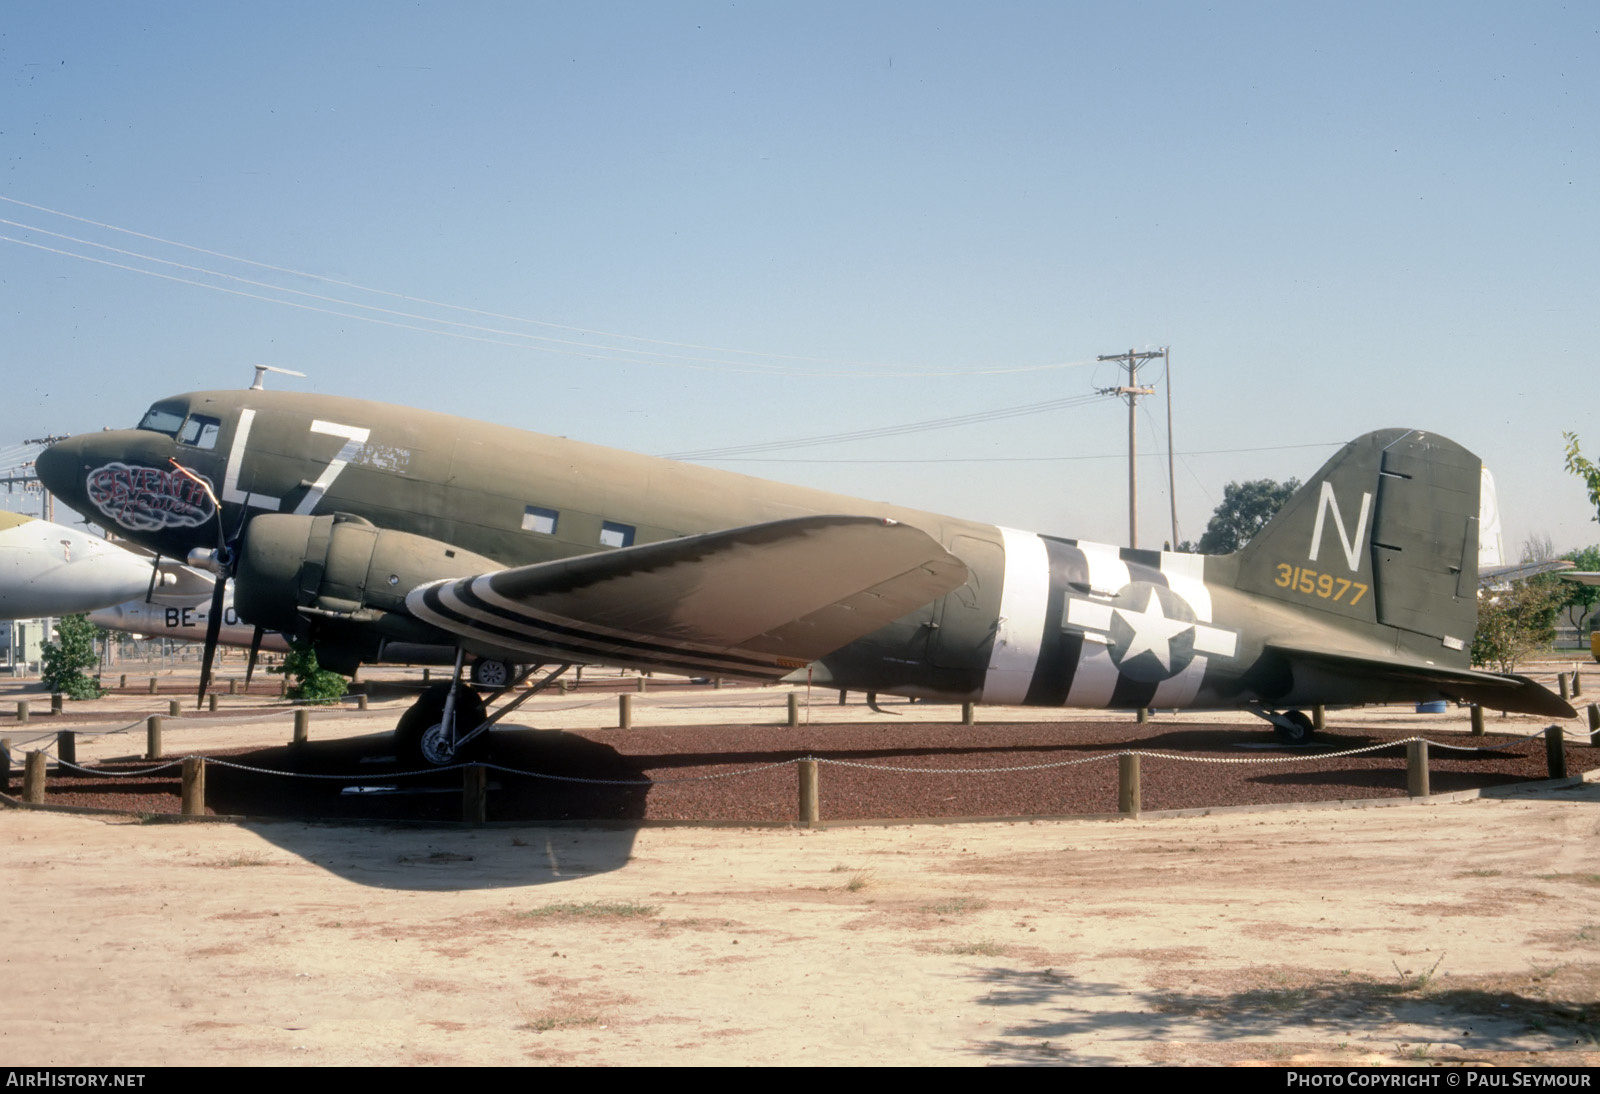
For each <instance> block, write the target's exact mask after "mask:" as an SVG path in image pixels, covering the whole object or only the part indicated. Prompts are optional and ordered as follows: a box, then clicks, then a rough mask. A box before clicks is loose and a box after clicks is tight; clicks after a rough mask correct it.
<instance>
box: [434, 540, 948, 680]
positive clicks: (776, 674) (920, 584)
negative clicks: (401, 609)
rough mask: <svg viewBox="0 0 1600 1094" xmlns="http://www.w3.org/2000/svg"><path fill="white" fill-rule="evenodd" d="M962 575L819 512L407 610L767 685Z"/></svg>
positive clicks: (609, 556)
mask: <svg viewBox="0 0 1600 1094" xmlns="http://www.w3.org/2000/svg"><path fill="white" fill-rule="evenodd" d="M966 580H967V568H966V566H965V565H964V564H963V563H962V562H961V560H960V559H958V558H956V557H955V556H954V555H952V554H950V553H949V552H947V551H945V550H944V549H943V548H942V547H940V546H939V544H938V543H937V542H936V541H935V540H934V539H933V538H932V537H931V536H929V535H928V534H927V533H925V532H922V531H920V530H918V529H916V528H913V527H911V526H910V525H908V524H899V523H896V522H894V521H888V520H883V519H880V518H877V517H851V516H820V517H800V518H796V519H792V520H780V521H773V522H771V523H768V524H755V525H751V526H749V527H746V528H734V529H730V530H728V531H722V532H712V533H709V534H706V535H700V536H686V537H684V538H681V539H673V540H666V541H664V542H661V543H650V544H645V545H643V546H639V547H627V548H622V549H620V550H615V551H600V552H596V553H594V554H589V555H582V556H580V557H578V558H572V559H565V560H561V561H557V562H543V563H538V564H536V565H533V566H521V567H518V568H516V569H511V570H499V571H496V572H494V573H489V574H483V575H480V576H478V577H469V578H462V579H460V580H454V581H450V580H447V581H440V582H435V583H433V584H429V585H423V586H421V587H419V588H417V589H414V590H412V592H411V593H410V594H409V595H408V596H407V597H406V606H407V608H408V609H409V610H410V611H411V612H412V613H413V614H415V615H416V616H417V617H418V618H420V619H423V620H426V621H427V622H429V623H432V624H434V625H435V626H438V627H441V628H443V629H445V630H446V631H449V632H451V633H453V634H455V635H458V636H460V637H462V638H465V639H467V640H469V642H470V643H471V644H473V645H475V646H481V647H491V648H497V649H501V650H508V651H512V652H515V653H516V654H518V655H519V656H521V657H523V658H525V659H529V660H544V661H550V660H559V661H573V662H577V663H580V664H581V663H589V664H608V665H620V666H627V667H637V668H646V669H660V670H663V671H667V672H683V673H689V674H693V675H701V674H705V675H712V676H742V677H748V678H753V679H763V680H776V679H779V678H781V677H783V676H785V675H787V674H788V673H789V672H791V671H793V670H794V669H796V668H799V667H801V666H803V665H806V664H808V663H810V662H812V661H814V660H816V659H817V658H819V657H822V656H824V655H825V654H829V653H832V652H833V651H834V650H836V649H839V648H840V647H841V646H845V645H848V644H849V643H851V642H853V641H855V640H856V639H858V638H861V637H863V636H865V635H867V634H871V633H872V632H873V631H875V630H877V629H878V628H879V627H882V626H884V625H885V624H887V623H890V622H893V621H894V620H896V619H898V618H900V617H901V616H903V615H905V614H907V613H908V612H911V611H913V610H915V609H916V608H919V607H921V606H922V605H923V604H926V603H928V601H930V600H933V599H934V598H936V597H939V596H942V595H944V594H945V593H947V592H949V591H950V590H951V589H954V588H957V587H959V586H960V585H961V584H962V583H963V582H965V581H966Z"/></svg>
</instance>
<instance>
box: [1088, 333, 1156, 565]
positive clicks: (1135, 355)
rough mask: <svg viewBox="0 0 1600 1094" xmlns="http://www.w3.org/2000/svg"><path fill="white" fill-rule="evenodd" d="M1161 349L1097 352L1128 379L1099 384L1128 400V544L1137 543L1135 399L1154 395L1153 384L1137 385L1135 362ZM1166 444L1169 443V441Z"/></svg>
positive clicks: (1106, 390)
mask: <svg viewBox="0 0 1600 1094" xmlns="http://www.w3.org/2000/svg"><path fill="white" fill-rule="evenodd" d="M1166 355H1167V351H1166V350H1164V349H1158V350H1150V351H1148V352H1146V353H1139V352H1137V351H1135V350H1131V349H1130V350H1129V351H1128V352H1127V353H1113V354H1101V355H1100V357H1099V360H1101V361H1116V362H1117V363H1118V364H1120V365H1121V366H1122V367H1123V368H1125V369H1127V370H1128V382H1127V384H1125V385H1124V386H1122V387H1103V388H1101V389H1100V394H1102V395H1116V396H1118V397H1119V398H1120V397H1124V396H1125V397H1126V398H1127V400H1128V546H1129V547H1137V546H1139V468H1138V460H1139V427H1138V405H1137V404H1138V401H1139V396H1141V395H1154V394H1155V390H1156V389H1155V388H1153V387H1140V386H1139V362H1140V361H1148V360H1150V359H1151V358H1154V357H1165V356H1166ZM1168 447H1169V448H1170V447H1171V445H1170V444H1169V445H1168Z"/></svg>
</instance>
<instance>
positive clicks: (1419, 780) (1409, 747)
mask: <svg viewBox="0 0 1600 1094" xmlns="http://www.w3.org/2000/svg"><path fill="white" fill-rule="evenodd" d="M1406 793H1408V794H1410V795H1411V796H1412V797H1413V798H1426V797H1427V796H1428V742H1427V741H1407V742H1406Z"/></svg>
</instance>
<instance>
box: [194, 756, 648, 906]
mask: <svg viewBox="0 0 1600 1094" xmlns="http://www.w3.org/2000/svg"><path fill="white" fill-rule="evenodd" d="M219 759H220V758H219ZM225 759H226V762H227V763H229V764H238V765H240V767H237V768H236V767H230V766H224V765H223V764H222V763H216V762H213V763H212V764H210V765H208V767H207V774H206V800H207V804H208V805H209V806H210V807H211V808H212V809H214V810H215V811H216V812H217V813H220V814H231V815H241V816H248V817H261V818H275V819H279V820H282V821H301V822H309V823H294V824H287V823H272V822H267V823H261V824H253V825H252V826H251V827H252V829H253V830H255V831H257V832H258V833H259V834H260V835H261V836H262V838H264V839H266V840H268V841H270V842H272V843H274V844H276V845H278V846H280V847H282V848H283V849H285V850H287V851H290V852H292V853H294V854H296V855H298V856H300V857H302V858H305V859H307V860H308V861H312V862H315V863H317V864H318V865H320V866H322V867H324V868H325V869H327V870H329V871H331V872H333V873H335V874H338V875H340V876H341V877H345V878H347V879H349V880H351V881H355V882H358V883H360V884H363V885H375V886H382V887H384V888H401V889H427V890H451V889H479V888H499V887H507V886H520V885H533V884H543V883H551V882H559V881H566V880H571V879H572V878H574V877H583V876H588V875H591V874H597V873H606V872H609V871H611V870H616V869H618V868H620V867H621V866H622V865H623V864H624V863H625V862H627V861H628V858H629V856H630V855H631V854H632V850H633V840H634V827H633V825H632V824H631V823H630V822H635V821H638V820H639V819H641V818H642V817H643V815H644V801H645V794H646V792H647V791H648V789H649V788H648V787H647V786H641V785H627V784H629V783H634V784H637V783H638V782H639V780H641V779H642V778H643V777H644V776H643V774H642V772H641V770H640V768H639V767H638V766H637V764H636V763H634V762H633V761H631V760H629V759H628V758H627V757H624V756H621V755H619V754H618V753H617V752H616V751H615V750H614V749H612V748H611V747H609V746H607V745H603V744H596V743H594V742H592V741H588V740H585V739H584V738H582V737H575V736H572V735H569V734H565V733H558V732H548V731H547V732H541V733H526V734H506V735H504V738H503V739H497V741H496V744H495V752H494V756H493V757H492V761H491V762H493V763H496V764H500V765H504V766H506V767H512V768H517V769H520V770H532V771H539V772H542V773H546V774H550V775H568V774H570V775H571V776H574V777H578V778H584V779H599V780H612V782H610V783H604V782H601V783H578V782H561V781H555V780H549V779H532V778H525V777H518V776H508V775H502V774H501V773H499V772H491V773H490V777H489V796H488V819H489V820H490V821H491V822H504V821H510V822H520V823H525V824H526V825H527V826H528V827H525V828H522V827H518V828H497V827H488V828H472V827H467V826H463V825H462V824H461V820H462V800H463V799H462V789H461V788H462V772H460V771H446V772H438V773H435V772H427V773H423V774H408V771H407V769H404V768H402V767H401V765H400V764H398V763H397V762H396V760H395V758H394V756H393V747H392V739H391V737H390V736H389V735H388V734H378V735H374V736H368V737H355V738H345V739H342V740H335V741H320V742H319V741H310V742H306V743H303V744H300V745H281V746H275V747H272V748H264V749H259V750H256V751H253V752H248V753H243V754H240V755H234V756H229V757H226V758H225ZM241 768H261V769H264V770H265V771H266V772H270V773H260V772H256V771H249V770H242V769H241ZM279 772H288V773H291V774H290V775H287V776H286V775H284V774H278V773H279ZM328 776H340V777H335V778H330V777H328ZM350 776H360V777H359V778H352V777H350ZM619 784H620V785H619ZM347 790H349V791H355V792H351V793H347V792H346V791H347ZM573 820H580V821H587V822H595V823H597V824H598V825H601V826H603V827H579V826H576V825H571V824H567V825H561V826H558V827H549V828H541V827H539V825H540V824H541V822H546V821H557V822H560V821H573Z"/></svg>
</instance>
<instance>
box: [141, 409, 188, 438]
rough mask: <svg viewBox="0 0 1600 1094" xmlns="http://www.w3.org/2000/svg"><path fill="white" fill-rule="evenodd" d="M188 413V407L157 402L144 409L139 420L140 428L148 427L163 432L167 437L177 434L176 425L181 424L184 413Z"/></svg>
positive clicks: (156, 431)
mask: <svg viewBox="0 0 1600 1094" xmlns="http://www.w3.org/2000/svg"><path fill="white" fill-rule="evenodd" d="M188 413H189V408H188V407H186V406H183V405H181V404H180V405H178V406H173V405H171V404H168V405H166V406H162V405H161V404H160V403H157V404H156V405H155V406H153V407H151V408H150V409H149V410H147V411H145V413H144V417H143V418H142V419H141V420H140V421H139V428H140V429H148V430H151V431H153V432H155V433H165V434H166V435H167V436H169V437H176V436H177V435H178V427H179V426H181V425H182V424H183V419H184V415H186V414H188Z"/></svg>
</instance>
